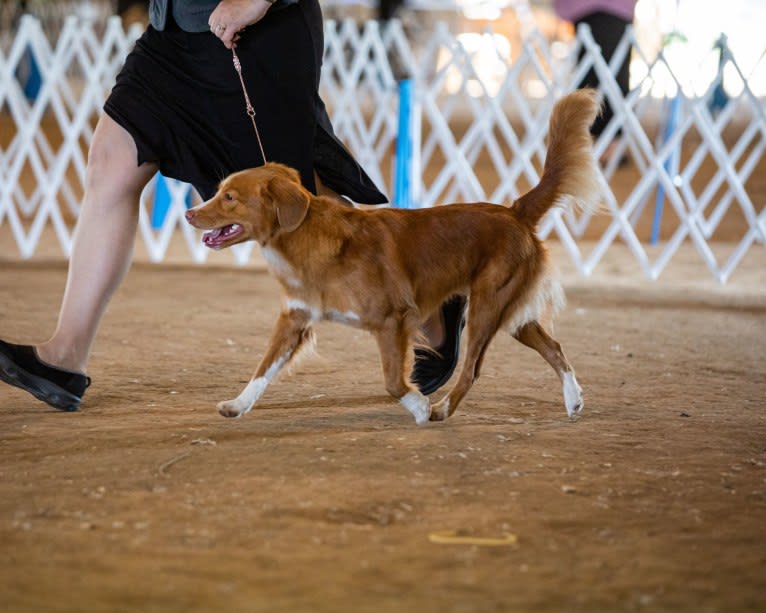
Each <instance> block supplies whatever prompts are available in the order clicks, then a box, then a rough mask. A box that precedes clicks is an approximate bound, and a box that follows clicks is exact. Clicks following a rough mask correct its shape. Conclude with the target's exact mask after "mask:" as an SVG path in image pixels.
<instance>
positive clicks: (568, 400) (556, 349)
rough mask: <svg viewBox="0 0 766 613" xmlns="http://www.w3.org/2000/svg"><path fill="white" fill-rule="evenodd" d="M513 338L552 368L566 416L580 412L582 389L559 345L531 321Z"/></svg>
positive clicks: (537, 323)
mask: <svg viewBox="0 0 766 613" xmlns="http://www.w3.org/2000/svg"><path fill="white" fill-rule="evenodd" d="M513 337H514V338H515V339H516V340H518V341H520V342H521V343H523V344H525V345H526V346H527V347H530V348H532V349H534V350H535V351H537V352H538V353H539V354H540V355H541V356H543V359H545V361H546V362H548V364H550V365H551V366H552V367H553V370H555V371H556V374H557V375H558V376H559V378H560V379H561V383H562V384H563V386H564V406H565V407H566V410H567V415H569V417H572V416H573V415H575V414H576V413H579V412H580V411H582V408H583V399H582V389H581V388H580V384H579V383H577V379H576V378H575V373H574V370H573V369H572V366H571V365H570V364H569V361H568V360H567V359H566V357H565V356H564V352H563V351H562V350H561V345H559V343H558V342H557V341H556V340H555V339H553V338H551V337H550V336H549V335H548V333H547V332H546V331H545V330H543V327H542V326H541V325H540V323H539V322H537V321H532V322H529V323H527V324H524V325H523V326H521V327H520V328H519V329H518V330H516V332H514V334H513Z"/></svg>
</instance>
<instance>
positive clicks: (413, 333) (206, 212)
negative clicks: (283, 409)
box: [186, 90, 600, 424]
mask: <svg viewBox="0 0 766 613" xmlns="http://www.w3.org/2000/svg"><path fill="white" fill-rule="evenodd" d="M598 112H599V101H598V97H597V95H596V93H595V92H594V91H592V90H579V91H576V92H574V93H572V94H570V95H568V96H566V97H565V98H562V99H561V100H559V101H558V102H557V104H556V106H555V107H554V109H553V112H552V114H551V118H550V133H549V146H548V155H547V158H546V161H545V166H544V168H543V176H542V178H541V180H540V183H539V184H538V185H537V186H536V187H534V188H533V189H532V190H531V191H529V192H528V193H527V194H525V195H524V196H522V197H521V198H519V199H518V200H517V201H516V202H514V203H513V205H511V207H510V208H506V207H503V206H498V205H495V204H485V203H479V204H453V205H449V206H440V207H435V208H430V209H420V210H401V209H390V208H387V209H376V210H360V209H355V208H351V207H348V206H344V205H343V204H342V203H340V202H338V201H336V200H333V199H331V198H324V197H315V196H313V195H312V194H311V193H310V192H309V191H307V190H306V189H305V188H303V187H302V186H301V183H300V180H299V178H298V173H297V172H295V171H294V170H292V169H290V168H288V167H286V166H283V165H280V164H266V165H265V166H262V167H259V168H254V169H250V170H244V171H242V172H238V173H235V174H232V175H231V176H229V177H227V178H226V179H224V180H223V181H222V182H221V185H220V187H219V189H218V192H217V193H216V195H215V196H214V197H213V198H212V199H210V200H209V201H207V202H205V203H204V204H202V205H200V206H198V207H196V208H194V209H190V210H189V211H188V212H187V213H186V218H187V220H188V221H189V223H191V224H192V225H193V226H195V227H196V228H202V229H212V231H210V232H207V233H205V235H204V237H203V240H204V242H205V244H206V245H207V246H208V247H211V248H213V249H222V248H224V247H228V246H230V245H234V244H236V243H241V242H242V241H247V240H256V241H258V243H259V244H260V246H261V249H262V252H263V255H264V257H265V259H266V261H267V262H268V264H269V267H270V269H271V272H272V273H273V274H274V275H275V276H276V277H277V279H278V280H279V282H280V283H281V285H282V287H283V289H284V298H283V304H282V312H281V314H280V316H279V319H278V320H277V323H276V327H275V329H274V332H273V335H272V338H271V342H270V344H269V347H268V349H267V351H266V354H265V355H264V357H263V359H262V360H261V363H260V364H259V365H258V369H257V370H256V371H255V375H254V376H253V378H252V380H251V381H250V383H249V384H248V385H247V387H245V389H244V390H243V391H242V393H240V395H239V396H238V397H237V398H235V399H234V400H229V401H226V402H221V403H219V404H218V410H219V411H220V413H221V415H224V416H225V417H239V416H241V415H243V414H245V413H247V412H248V411H249V410H250V409H251V408H252V407H253V405H254V404H255V403H256V401H257V400H258V399H259V398H260V397H261V395H262V394H263V392H264V390H265V389H266V387H267V386H268V384H269V382H270V381H271V380H272V379H273V378H274V377H275V375H276V374H277V373H278V372H279V371H280V370H281V369H282V367H283V366H285V365H286V364H287V363H288V362H289V361H290V360H291V359H292V357H293V356H294V355H295V354H296V352H297V351H298V349H299V348H300V347H301V345H303V344H304V343H305V342H306V340H307V339H308V338H310V337H311V329H312V326H313V325H314V324H315V323H317V322H319V321H323V320H329V321H336V322H340V323H344V324H348V325H352V326H355V327H358V328H363V329H365V330H369V331H370V332H371V333H372V334H373V335H374V336H375V338H376V340H377V342H378V346H379V349H380V357H381V361H382V364H383V372H384V375H385V382H386V389H387V390H388V392H389V393H390V394H391V395H392V396H394V397H395V398H398V399H399V401H400V402H401V403H402V404H403V405H404V407H405V408H406V409H407V410H408V411H409V412H410V413H412V415H414V417H415V421H416V422H417V423H418V424H423V423H425V422H427V421H428V420H429V419H430V420H432V421H439V420H443V419H445V418H446V417H448V416H449V415H452V413H453V412H454V411H455V409H456V408H457V406H458V403H459V402H460V401H461V400H462V399H463V397H464V396H465V395H466V393H467V392H468V390H469V389H470V388H471V386H472V385H473V383H474V381H475V380H476V379H477V378H478V376H479V370H480V368H481V363H482V360H483V358H484V355H485V352H486V351H487V347H488V346H489V343H490V341H491V340H492V338H493V337H494V336H495V334H496V333H497V331H498V330H499V329H500V328H504V329H506V330H507V331H508V332H510V333H511V334H512V335H513V336H514V338H516V339H518V340H519V341H521V342H522V343H524V344H525V345H527V346H529V347H531V348H533V349H535V350H537V351H538V352H539V353H540V355H542V357H543V358H544V359H545V360H546V361H547V362H548V363H549V364H550V365H551V366H552V367H553V369H554V370H555V371H556V373H557V374H558V375H559V377H560V379H561V381H562V383H563V389H564V405H565V407H566V410H567V413H568V414H569V415H570V416H572V415H574V414H575V413H578V412H579V411H580V410H582V407H583V400H582V392H581V389H580V386H579V384H578V383H577V380H576V378H575V374H574V370H573V369H572V367H571V366H570V364H569V362H568V361H567V359H566V358H565V357H564V354H563V353H562V351H561V347H560V345H559V344H558V343H557V342H556V341H555V340H554V339H553V338H551V337H550V336H549V335H548V334H547V333H546V332H545V330H544V329H543V326H542V325H541V324H540V320H541V318H544V317H545V316H547V315H549V314H552V313H553V312H554V311H556V310H557V309H559V308H560V307H561V306H562V305H563V300H564V299H563V292H562V290H561V287H560V285H559V284H558V282H557V281H556V280H555V278H554V275H553V272H552V270H551V265H550V263H549V261H548V260H549V258H548V253H547V250H546V248H545V247H544V245H543V243H542V242H541V241H540V239H539V238H538V237H537V236H536V235H535V226H536V224H537V223H538V222H539V221H540V219H541V218H542V217H543V215H545V213H546V212H547V211H548V210H549V209H550V208H551V207H553V206H557V205H558V206H564V205H566V204H567V203H569V202H570V201H574V202H576V203H578V204H579V206H581V207H583V208H585V209H593V208H595V207H596V206H597V203H598V198H599V194H600V188H599V183H598V179H597V174H596V170H595V163H594V159H593V155H592V141H591V136H590V133H589V131H588V128H589V126H590V124H591V123H592V122H593V119H594V118H595V116H596V115H597V113H598ZM454 294H463V295H467V296H468V297H469V305H468V317H467V332H468V341H467V348H466V355H465V360H464V363H463V367H462V371H461V373H460V376H459V378H458V380H457V383H456V384H455V386H454V387H453V388H452V390H450V392H449V393H448V394H447V395H446V397H445V398H444V399H443V400H441V401H440V402H439V403H438V404H436V405H435V406H433V407H431V403H430V401H429V399H428V398H427V397H426V396H424V395H423V394H421V393H420V392H419V391H418V390H417V388H416V387H415V386H414V385H413V384H412V383H411V382H410V381H409V380H408V372H409V368H408V367H409V364H408V358H409V356H410V354H411V350H412V345H413V342H414V341H415V339H416V338H417V336H418V327H419V326H420V324H421V323H422V322H423V321H424V320H425V319H426V318H427V317H428V316H430V315H431V314H432V313H433V312H434V311H435V310H436V309H437V308H438V307H439V305H440V304H442V302H444V300H445V299H447V298H449V297H450V296H452V295H454Z"/></svg>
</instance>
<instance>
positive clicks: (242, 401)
mask: <svg viewBox="0 0 766 613" xmlns="http://www.w3.org/2000/svg"><path fill="white" fill-rule="evenodd" d="M287 358H288V356H287V355H283V356H281V357H280V358H279V359H277V361H276V362H274V363H273V364H272V365H271V366H269V368H268V370H267V371H266V373H265V374H264V375H263V376H262V377H257V378H254V379H251V380H250V383H248V384H247V385H246V386H245V389H243V390H242V392H241V393H240V394H239V396H237V397H236V398H235V399H234V400H226V401H224V402H219V403H218V412H219V413H220V414H221V415H223V416H224V417H242V415H244V414H245V413H247V412H248V411H250V409H252V408H253V406H255V403H256V402H258V400H259V399H260V397H261V396H262V395H263V392H264V391H265V390H266V388H267V387H268V386H269V383H271V381H272V379H274V377H276V376H277V373H279V371H280V370H281V369H282V367H283V366H284V365H285V363H286V362H287Z"/></svg>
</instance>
